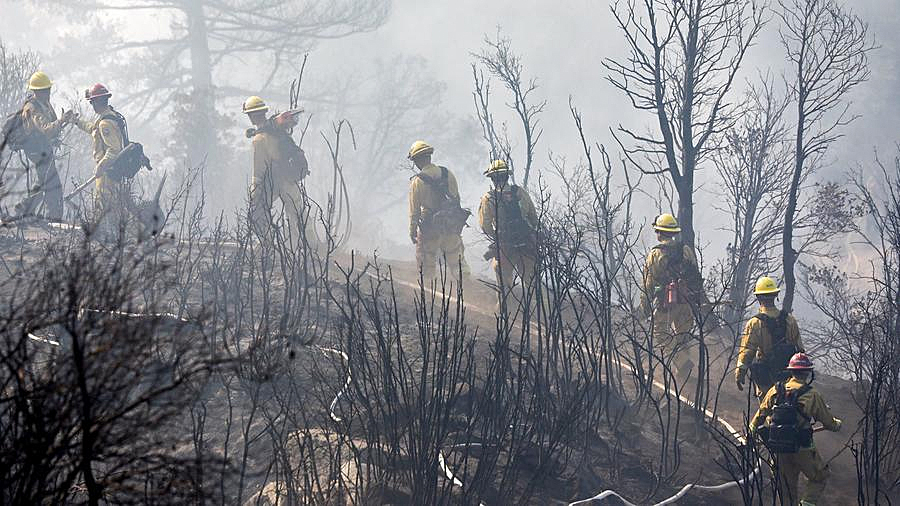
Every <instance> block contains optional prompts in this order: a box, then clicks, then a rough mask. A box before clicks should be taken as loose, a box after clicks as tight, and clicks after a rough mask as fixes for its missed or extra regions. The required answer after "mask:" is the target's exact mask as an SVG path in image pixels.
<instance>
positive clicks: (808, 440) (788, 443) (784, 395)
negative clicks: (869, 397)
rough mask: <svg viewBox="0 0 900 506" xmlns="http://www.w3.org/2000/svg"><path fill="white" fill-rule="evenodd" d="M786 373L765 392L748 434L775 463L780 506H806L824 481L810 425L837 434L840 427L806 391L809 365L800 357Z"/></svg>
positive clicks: (811, 392)
mask: <svg viewBox="0 0 900 506" xmlns="http://www.w3.org/2000/svg"><path fill="white" fill-rule="evenodd" d="M787 370H788V372H790V375H791V377H790V379H788V380H787V381H783V382H778V383H776V384H775V385H774V386H773V387H772V388H770V389H769V390H768V392H767V393H766V395H765V398H763V401H762V403H761V404H760V406H759V409H758V410H757V412H756V415H754V416H753V418H752V419H751V420H750V433H751V434H753V435H759V436H760V438H761V439H762V440H763V441H764V442H765V444H766V446H767V447H768V448H769V451H770V452H771V453H772V454H773V455H774V457H775V472H776V477H775V481H776V486H777V489H778V494H779V496H780V497H781V504H782V505H795V504H798V502H799V504H800V505H801V506H812V505H815V504H816V502H818V500H819V499H820V498H821V497H822V493H823V491H824V490H825V485H826V483H827V481H828V476H829V469H828V466H827V465H826V464H825V462H823V461H822V457H821V455H819V452H818V451H817V450H816V445H815V442H814V441H813V429H812V424H813V422H814V421H818V422H821V423H822V425H823V426H824V428H825V429H827V430H830V431H835V432H837V431H839V430H840V429H841V424H842V423H841V420H840V419H838V418H835V417H834V416H833V415H832V414H831V411H829V409H828V405H827V404H825V399H824V398H823V397H822V394H820V393H819V392H818V391H817V390H816V389H815V388H814V387H813V386H812V381H813V379H814V372H813V363H812V360H810V359H809V357H808V356H806V354H805V353H797V354H796V355H794V356H793V357H791V359H790V362H789V363H788V366H787ZM801 473H802V474H803V475H804V476H806V479H807V485H806V490H805V491H804V493H803V495H802V496H800V494H799V487H798V482H799V479H800V474H801Z"/></svg>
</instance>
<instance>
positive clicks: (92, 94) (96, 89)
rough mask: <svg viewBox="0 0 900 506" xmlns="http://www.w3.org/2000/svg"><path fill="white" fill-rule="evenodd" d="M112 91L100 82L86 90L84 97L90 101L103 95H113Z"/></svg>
mask: <svg viewBox="0 0 900 506" xmlns="http://www.w3.org/2000/svg"><path fill="white" fill-rule="evenodd" d="M111 96H112V93H110V92H109V90H108V89H107V88H106V86H103V85H102V84H100V83H97V84H95V85H93V86H91V87H90V89H87V90H84V98H86V99H87V100H88V101H91V100H94V99H95V98H102V97H111Z"/></svg>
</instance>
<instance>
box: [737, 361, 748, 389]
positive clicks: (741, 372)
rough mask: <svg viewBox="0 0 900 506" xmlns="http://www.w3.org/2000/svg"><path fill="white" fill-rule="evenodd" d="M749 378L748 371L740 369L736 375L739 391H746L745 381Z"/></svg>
mask: <svg viewBox="0 0 900 506" xmlns="http://www.w3.org/2000/svg"><path fill="white" fill-rule="evenodd" d="M746 377H747V370H746V369H744V368H743V367H738V368H737V371H735V373H734V383H735V384H736V385H737V389H738V390H740V391H741V392H743V391H744V381H745V379H746Z"/></svg>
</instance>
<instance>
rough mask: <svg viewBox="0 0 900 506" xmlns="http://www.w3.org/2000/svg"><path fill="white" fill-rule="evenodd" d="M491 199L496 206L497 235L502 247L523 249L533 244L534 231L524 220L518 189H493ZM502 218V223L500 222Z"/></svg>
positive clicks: (510, 186) (516, 187) (515, 187)
mask: <svg viewBox="0 0 900 506" xmlns="http://www.w3.org/2000/svg"><path fill="white" fill-rule="evenodd" d="M491 199H492V201H493V202H496V204H495V205H496V206H497V224H496V227H495V228H496V230H497V234H498V235H499V236H500V238H501V242H503V243H504V244H503V246H504V247H508V248H523V247H526V246H529V245H530V244H532V242H533V238H534V229H533V228H532V227H531V224H529V223H528V221H527V220H526V219H525V215H524V214H523V213H522V206H521V203H520V202H519V200H520V199H519V187H518V186H516V185H512V184H511V185H509V186H508V187H507V188H506V189H505V190H502V191H501V190H497V189H494V190H492V191H491ZM501 217H502V223H501V222H500V221H501Z"/></svg>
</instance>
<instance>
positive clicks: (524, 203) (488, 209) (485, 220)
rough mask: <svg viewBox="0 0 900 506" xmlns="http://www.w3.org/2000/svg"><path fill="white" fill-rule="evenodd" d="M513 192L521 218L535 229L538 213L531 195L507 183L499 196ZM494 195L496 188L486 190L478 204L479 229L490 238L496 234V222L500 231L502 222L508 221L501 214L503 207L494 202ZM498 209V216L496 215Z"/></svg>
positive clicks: (506, 195)
mask: <svg viewBox="0 0 900 506" xmlns="http://www.w3.org/2000/svg"><path fill="white" fill-rule="evenodd" d="M513 192H515V197H514V198H516V199H517V200H518V202H519V209H520V210H521V212H522V218H524V219H525V222H526V223H528V225H529V226H530V227H531V229H532V230H537V226H538V215H537V210H536V209H535V207H534V202H533V201H532V200H531V196H529V195H528V192H527V191H526V190H525V189H524V188H522V187H521V186H515V185H508V186H507V187H505V188H504V189H503V193H502V196H501V197H502V198H503V197H509V196H511V194H512V193H513ZM496 195H497V190H491V191H488V192H487V193H485V194H484V196H482V197H481V204H480V205H479V206H478V224H479V226H481V231H482V232H484V233H485V234H486V235H487V236H488V237H490V238H491V239H492V240H493V238H494V237H495V236H496V234H497V224H498V223H500V230H501V231H502V230H503V224H504V223H508V222H509V218H507V217H506V216H504V215H503V214H504V208H503V207H502V206H498V205H497V204H496V203H495V202H494V199H495V198H496ZM498 211H499V215H500V216H497V214H498Z"/></svg>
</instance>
